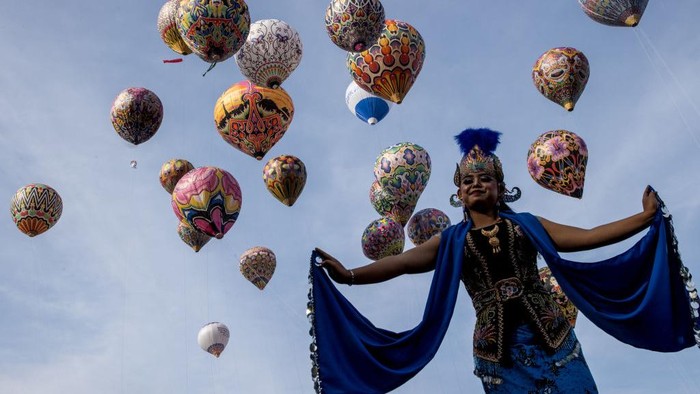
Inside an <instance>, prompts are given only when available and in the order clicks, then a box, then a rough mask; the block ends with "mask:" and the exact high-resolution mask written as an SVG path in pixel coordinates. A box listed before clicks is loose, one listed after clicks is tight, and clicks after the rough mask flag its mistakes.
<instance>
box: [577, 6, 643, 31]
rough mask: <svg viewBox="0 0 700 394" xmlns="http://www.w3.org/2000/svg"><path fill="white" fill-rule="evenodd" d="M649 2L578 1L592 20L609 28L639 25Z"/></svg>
mask: <svg viewBox="0 0 700 394" xmlns="http://www.w3.org/2000/svg"><path fill="white" fill-rule="evenodd" d="M648 2H649V0H578V3H579V5H581V8H582V9H583V12H585V13H586V15H588V16H589V17H590V18H591V19H593V20H594V21H596V22H599V23H602V24H604V25H608V26H629V27H634V26H637V25H638V24H639V21H640V20H641V19H642V14H644V10H645V9H646V8H647V3H648Z"/></svg>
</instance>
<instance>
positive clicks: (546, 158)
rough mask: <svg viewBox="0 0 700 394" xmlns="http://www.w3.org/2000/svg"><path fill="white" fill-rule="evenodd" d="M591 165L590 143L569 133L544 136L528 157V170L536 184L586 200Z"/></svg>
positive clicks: (559, 131) (550, 133)
mask: <svg viewBox="0 0 700 394" xmlns="http://www.w3.org/2000/svg"><path fill="white" fill-rule="evenodd" d="M587 162H588V148H587V147H586V142H585V141H584V140H583V138H581V137H579V136H578V135H576V134H575V133H572V132H571V131H568V130H553V131H548V132H546V133H543V134H542V135H540V136H539V138H537V140H535V142H533V143H532V145H531V146H530V150H529V151H528V153H527V169H528V172H529V173H530V176H531V177H532V179H533V180H534V181H535V182H537V183H538V184H539V185H540V186H542V187H544V188H545V189H549V190H551V191H554V192H557V193H560V194H563V195H565V196H569V197H575V198H581V196H583V184H584V181H585V177H586V163H587Z"/></svg>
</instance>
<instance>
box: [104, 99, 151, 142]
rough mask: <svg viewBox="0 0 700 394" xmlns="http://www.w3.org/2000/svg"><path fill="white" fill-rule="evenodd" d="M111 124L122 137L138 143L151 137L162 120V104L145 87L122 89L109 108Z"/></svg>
mask: <svg viewBox="0 0 700 394" xmlns="http://www.w3.org/2000/svg"><path fill="white" fill-rule="evenodd" d="M110 117H111V119H112V126H114V130H115V131H116V132H117V134H119V136H120V137H122V138H123V139H125V140H127V141H129V142H131V143H132V144H134V145H138V144H140V143H142V142H146V141H148V140H149V139H150V138H151V137H153V136H154V135H155V134H156V132H157V131H158V128H159V127H160V123H161V122H162V121H163V104H162V103H161V102H160V99H159V98H158V96H156V94H155V93H153V92H151V91H150V90H148V89H145V88H127V89H125V90H122V91H121V92H120V93H119V94H118V95H117V97H116V98H115V99H114V103H112V109H111V110H110Z"/></svg>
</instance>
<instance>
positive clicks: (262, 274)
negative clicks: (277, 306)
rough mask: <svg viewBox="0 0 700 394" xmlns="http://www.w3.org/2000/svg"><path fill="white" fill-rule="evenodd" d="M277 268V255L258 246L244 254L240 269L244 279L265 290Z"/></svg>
mask: <svg viewBox="0 0 700 394" xmlns="http://www.w3.org/2000/svg"><path fill="white" fill-rule="evenodd" d="M276 266H277V258H276V257H275V253H273V252H272V250H270V249H269V248H266V247H264V246H256V247H253V248H250V249H248V250H246V251H245V252H243V254H242V255H241V258H240V265H239V269H240V270H241V274H242V275H243V277H244V278H246V279H247V280H248V281H249V282H250V283H252V284H254V285H255V287H257V288H258V289H260V290H263V289H264V288H265V286H267V284H268V283H269V282H270V279H272V275H273V274H274V273H275V267H276Z"/></svg>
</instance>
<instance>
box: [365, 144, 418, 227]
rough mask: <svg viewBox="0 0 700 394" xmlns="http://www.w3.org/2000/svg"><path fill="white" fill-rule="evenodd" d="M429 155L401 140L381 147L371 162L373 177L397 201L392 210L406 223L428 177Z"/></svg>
mask: <svg viewBox="0 0 700 394" xmlns="http://www.w3.org/2000/svg"><path fill="white" fill-rule="evenodd" d="M430 169H431V164H430V155H428V152H427V151H426V150H425V149H423V148H422V147H420V146H418V145H416V144H413V143H410V142H402V143H399V144H396V145H392V146H390V147H388V148H386V149H384V150H383V151H382V153H381V154H380V155H379V157H377V160H376V162H375V164H374V177H375V179H376V180H377V181H378V182H379V184H380V186H381V187H382V188H383V189H384V190H385V191H386V193H388V194H389V195H390V196H392V198H393V199H394V200H395V201H396V202H395V204H394V207H393V208H392V211H391V214H392V217H393V218H394V219H396V220H397V221H399V222H400V223H401V225H402V226H405V225H406V223H407V222H408V220H409V219H410V218H411V215H412V214H413V210H414V209H415V207H416V204H417V203H418V198H419V197H420V195H421V193H423V190H424V189H425V186H426V185H427V184H428V180H429V179H430Z"/></svg>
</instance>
